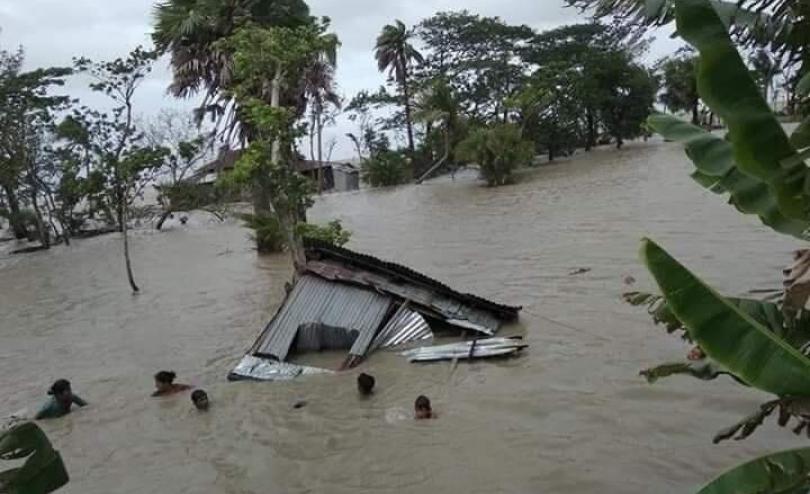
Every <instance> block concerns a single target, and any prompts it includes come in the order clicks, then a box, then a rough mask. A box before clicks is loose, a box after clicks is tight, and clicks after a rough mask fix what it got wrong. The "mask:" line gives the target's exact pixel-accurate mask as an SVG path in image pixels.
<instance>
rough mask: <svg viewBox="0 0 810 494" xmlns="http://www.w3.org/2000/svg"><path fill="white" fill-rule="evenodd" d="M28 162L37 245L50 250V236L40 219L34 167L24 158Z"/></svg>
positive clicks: (43, 221) (40, 213)
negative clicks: (37, 237)
mask: <svg viewBox="0 0 810 494" xmlns="http://www.w3.org/2000/svg"><path fill="white" fill-rule="evenodd" d="M26 161H27V162H28V163H27V164H28V173H27V175H28V187H29V189H30V192H31V208H32V209H33V210H34V217H35V218H36V220H37V231H38V232H39V243H41V244H42V247H44V248H45V249H50V248H51V235H50V232H49V231H48V226H47V225H46V224H45V220H43V219H42V210H40V209H39V187H37V177H36V173H35V172H36V168H35V165H34V164H33V163H32V162H31V160H30V159H27V158H26Z"/></svg>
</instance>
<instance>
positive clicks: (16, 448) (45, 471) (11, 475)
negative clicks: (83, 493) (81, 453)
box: [0, 422, 69, 494]
mask: <svg viewBox="0 0 810 494" xmlns="http://www.w3.org/2000/svg"><path fill="white" fill-rule="evenodd" d="M22 459H25V462H24V463H23V464H22V466H20V467H19V468H12V469H10V470H5V471H2V472H0V493H3V494H48V493H50V492H54V491H55V490H57V489H59V488H61V487H62V486H64V485H65V484H67V483H68V480H69V477H68V473H67V470H65V464H64V463H63V462H62V457H61V456H60V455H59V452H58V451H56V450H55V449H53V446H52V445H51V442H50V441H49V440H48V437H47V436H45V433H44V432H42V429H40V428H39V427H38V426H37V425H36V424H34V423H33V422H25V423H22V424H18V425H15V426H13V427H11V428H10V429H9V430H8V431H6V432H4V433H0V460H6V461H13V460H22Z"/></svg>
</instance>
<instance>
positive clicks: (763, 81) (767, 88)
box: [749, 48, 782, 102]
mask: <svg viewBox="0 0 810 494" xmlns="http://www.w3.org/2000/svg"><path fill="white" fill-rule="evenodd" d="M749 62H750V63H751V68H752V70H753V73H754V78H755V80H756V81H757V83H758V84H759V87H761V88H762V96H763V98H765V101H768V102H770V101H771V96H772V94H773V93H774V80H775V79H776V77H777V76H779V75H780V74H781V73H782V68H781V66H780V64H779V61H778V60H777V59H776V57H773V56H771V54H770V53H768V50H766V49H764V48H759V49H757V50H756V51H755V52H754V53H753V54H752V55H751V57H749Z"/></svg>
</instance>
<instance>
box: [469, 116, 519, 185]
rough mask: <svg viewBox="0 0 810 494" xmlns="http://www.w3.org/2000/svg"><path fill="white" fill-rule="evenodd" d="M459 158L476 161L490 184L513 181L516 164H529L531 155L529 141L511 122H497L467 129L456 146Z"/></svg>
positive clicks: (504, 183)
mask: <svg viewBox="0 0 810 494" xmlns="http://www.w3.org/2000/svg"><path fill="white" fill-rule="evenodd" d="M456 154H457V155H458V157H459V159H462V160H465V161H467V162H471V163H475V164H477V165H478V166H479V167H480V169H481V175H482V177H483V178H484V179H485V180H486V181H487V184H488V185H490V186H500V185H506V184H508V183H510V182H511V181H512V172H513V171H514V169H515V168H517V167H519V166H522V165H528V164H529V163H530V162H531V160H532V157H533V156H534V150H533V146H532V143H531V142H529V141H526V140H524V139H523V137H522V136H521V133H520V128H518V127H517V126H516V125H514V124H496V125H494V126H492V127H491V128H478V129H474V130H472V131H471V132H470V134H469V136H468V137H467V138H466V139H464V140H463V141H461V142H460V143H459V145H458V148H457V149H456Z"/></svg>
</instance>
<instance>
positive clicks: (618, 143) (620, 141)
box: [616, 135, 624, 149]
mask: <svg viewBox="0 0 810 494" xmlns="http://www.w3.org/2000/svg"><path fill="white" fill-rule="evenodd" d="M622 146H624V139H622V136H620V135H618V136H616V149H621V148H622Z"/></svg>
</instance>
